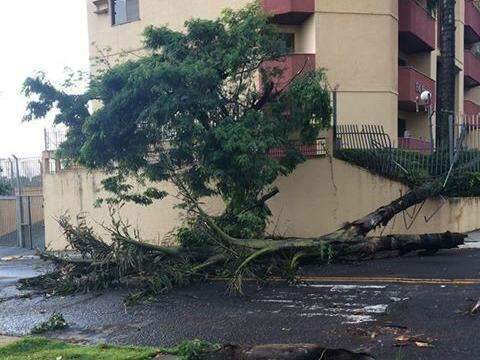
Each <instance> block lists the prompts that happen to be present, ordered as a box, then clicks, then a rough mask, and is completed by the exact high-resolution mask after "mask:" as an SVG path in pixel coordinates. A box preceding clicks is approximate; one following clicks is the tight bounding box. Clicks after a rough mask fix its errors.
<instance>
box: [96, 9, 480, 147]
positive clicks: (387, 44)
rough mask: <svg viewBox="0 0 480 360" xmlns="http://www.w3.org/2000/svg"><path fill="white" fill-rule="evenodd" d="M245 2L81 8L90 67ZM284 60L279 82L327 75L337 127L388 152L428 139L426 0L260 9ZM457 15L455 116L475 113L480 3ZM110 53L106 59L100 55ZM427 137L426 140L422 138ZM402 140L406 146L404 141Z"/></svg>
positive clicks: (433, 31) (431, 40) (430, 51)
mask: <svg viewBox="0 0 480 360" xmlns="http://www.w3.org/2000/svg"><path fill="white" fill-rule="evenodd" d="M249 1H250V0H177V1H171V0H94V1H92V0H87V3H88V22H89V36H90V43H91V47H90V56H91V59H92V61H93V59H95V58H97V57H99V56H107V57H111V58H112V59H113V58H115V57H117V56H119V55H120V54H124V53H130V52H141V51H142V38H141V33H142V31H143V29H144V28H145V27H146V26H148V25H167V26H169V27H171V28H173V29H176V30H181V29H182V27H183V24H184V22H185V20H187V19H190V18H192V17H198V18H215V17H217V16H218V15H219V14H220V12H221V10H222V9H223V8H226V7H230V8H240V7H243V6H245V5H246V4H247V3H249ZM262 2H263V6H264V8H265V10H266V11H267V12H269V13H271V14H272V15H274V21H275V22H276V23H277V24H278V25H279V29H280V31H281V32H284V33H286V34H288V35H289V36H288V39H289V41H290V42H291V44H289V45H290V46H291V47H292V54H290V55H289V56H288V57H287V60H286V61H285V65H284V66H285V68H286V71H285V73H286V74H287V75H288V74H289V73H295V69H296V68H298V67H299V66H304V65H305V64H307V68H308V67H310V68H313V67H316V68H325V69H326V71H327V77H328V80H329V82H330V84H331V85H332V87H335V88H336V89H337V94H338V109H337V111H338V122H339V123H340V124H342V123H346V124H355V123H359V124H375V125H383V127H384V129H385V130H386V132H387V133H388V134H389V135H390V137H391V138H392V140H393V143H394V144H395V143H396V144H399V145H400V146H407V147H408V146H410V145H412V144H413V146H415V144H417V145H418V144H420V146H421V143H422V142H428V141H429V140H430V138H431V137H432V136H433V137H434V125H435V115H434V114H433V116H431V120H430V117H429V113H428V112H427V111H425V110H426V109H425V108H424V107H423V106H419V105H421V104H419V96H420V94H421V93H422V92H423V91H425V90H427V91H429V92H430V93H431V94H432V95H433V98H432V107H433V106H434V104H435V94H436V92H437V91H436V79H437V61H438V57H439V54H440V51H439V50H438V44H439V26H438V19H437V15H436V14H435V12H434V11H429V10H428V0H360V1H359V0H262ZM456 6H457V9H456V28H457V30H456V31H457V36H456V66H457V71H458V73H457V80H456V112H457V113H458V114H467V115H476V114H478V113H480V57H479V56H477V55H476V54H479V53H480V52H477V51H475V44H476V43H478V42H480V1H478V0H458V1H457V5H456ZM107 48H108V49H109V51H108V52H105V51H104V49H107ZM431 129H432V132H431V131H430V130H431ZM406 138H408V139H406Z"/></svg>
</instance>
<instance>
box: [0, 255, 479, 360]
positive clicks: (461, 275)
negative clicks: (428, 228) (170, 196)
mask: <svg viewBox="0 0 480 360" xmlns="http://www.w3.org/2000/svg"><path fill="white" fill-rule="evenodd" d="M5 253H6V251H5ZM1 254H2V250H1V248H0V258H2V257H3V258H4V257H5V256H2V255H1ZM25 255H27V258H23V259H22V258H20V259H18V258H13V260H12V259H10V261H1V260H0V298H2V297H3V298H5V300H4V301H3V302H0V334H4V335H22V334H26V333H28V332H29V331H30V329H31V328H32V327H33V326H34V325H35V324H37V323H39V322H41V321H44V320H46V319H47V318H48V317H49V316H50V315H51V314H52V313H53V312H54V311H56V312H60V313H62V314H63V315H64V317H65V319H66V320H67V322H68V323H70V324H71V327H70V329H69V330H67V331H62V332H59V333H54V334H50V335H51V336H53V337H57V338H62V339H66V340H72V341H76V342H78V341H80V342H82V341H84V342H109V343H116V344H135V345H157V346H158V345H162V346H171V345H175V344H177V343H179V342H180V341H182V340H186V339H194V338H201V339H205V340H210V341H217V342H225V343H228V342H231V343H237V344H245V345H247V344H252V345H253V344H261V343H295V342H315V343H320V344H322V345H324V346H328V347H334V348H338V347H340V348H342V347H343V348H348V349H350V350H359V349H361V350H366V351H370V352H372V353H373V354H374V355H376V356H377V358H378V359H477V358H479V357H480V341H478V339H477V338H476V334H477V332H478V328H479V326H480V316H479V317H475V316H470V315H469V314H468V310H469V309H470V308H471V307H472V306H473V304H474V302H475V301H476V300H477V299H478V298H479V297H480V249H461V250H451V251H444V252H441V253H439V254H437V255H436V256H431V257H415V256H409V257H404V258H399V259H390V260H377V261H371V262H365V263H360V264H338V265H330V266H323V267H307V268H305V269H303V275H304V277H305V278H306V279H308V281H306V282H303V283H301V284H299V285H297V286H289V285H287V284H284V283H281V282H279V283H275V284H272V285H269V286H265V287H262V288H259V287H257V285H255V284H247V285H246V287H245V293H246V296H244V297H240V296H233V295H229V294H228V292H227V290H226V286H225V284H224V283H221V282H211V283H204V284H198V285H195V286H192V287H189V288H188V289H181V290H176V291H173V292H171V293H169V294H166V295H165V296H162V297H160V298H159V299H158V301H157V302H155V303H152V304H146V305H138V306H134V307H131V308H125V306H124V305H123V298H124V297H125V296H126V295H127V293H126V292H125V291H108V292H104V293H99V294H80V295H76V296H67V297H53V298H45V297H43V296H35V295H34V296H32V297H31V298H27V299H19V298H18V297H15V296H12V295H15V294H17V295H18V294H19V292H18V291H17V290H16V289H15V286H14V280H15V279H17V278H19V277H25V276H33V275H35V274H38V273H40V272H42V271H44V270H45V268H44V267H43V265H42V263H40V262H39V260H37V259H35V258H31V257H28V256H29V255H31V254H28V253H27V254H25ZM9 256H11V255H9ZM2 279H3V280H2ZM414 336H416V338H415V339H416V340H417V343H418V344H415V342H414V341H410V342H406V343H405V342H404V343H402V345H406V346H402V347H398V346H394V343H395V338H399V337H403V339H409V338H411V337H414ZM429 344H431V346H433V347H425V346H427V345H429Z"/></svg>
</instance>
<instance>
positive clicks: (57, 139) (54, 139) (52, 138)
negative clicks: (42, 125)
mask: <svg viewBox="0 0 480 360" xmlns="http://www.w3.org/2000/svg"><path fill="white" fill-rule="evenodd" d="M43 138H44V143H45V149H44V150H45V151H54V150H57V149H58V148H59V146H60V145H61V144H62V143H63V142H64V141H65V140H66V138H67V131H66V130H65V129H62V128H51V129H44V131H43Z"/></svg>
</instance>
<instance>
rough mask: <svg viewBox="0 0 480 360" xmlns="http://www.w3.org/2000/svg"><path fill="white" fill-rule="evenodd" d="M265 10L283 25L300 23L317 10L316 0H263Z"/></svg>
mask: <svg viewBox="0 0 480 360" xmlns="http://www.w3.org/2000/svg"><path fill="white" fill-rule="evenodd" d="M263 7H264V9H265V11H266V12H267V13H269V14H272V15H273V17H274V21H275V22H276V23H277V24H282V25H299V24H301V23H303V22H304V21H305V20H306V19H307V18H308V17H309V16H310V15H312V14H313V13H314V12H315V0H263Z"/></svg>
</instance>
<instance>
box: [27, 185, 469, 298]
mask: <svg viewBox="0 0 480 360" xmlns="http://www.w3.org/2000/svg"><path fill="white" fill-rule="evenodd" d="M177 185H178V187H179V189H183V190H185V188H182V185H181V184H180V183H179V184H177ZM435 191H438V187H437V186H435V185H432V184H427V185H425V186H424V187H423V188H418V189H414V190H412V191H410V192H408V193H407V194H405V195H403V196H402V197H400V198H399V199H396V200H394V201H393V202H391V203H390V204H388V205H386V206H383V207H381V208H379V209H377V210H375V211H373V212H372V213H370V214H368V215H367V216H365V217H363V218H361V219H359V220H356V221H354V222H351V223H348V224H345V225H344V226H343V227H341V228H340V229H338V230H337V231H335V232H333V233H330V234H327V235H324V236H319V237H317V238H283V239H273V238H271V239H269V238H259V239H240V238H235V237H232V236H230V235H228V234H227V233H226V232H224V231H223V230H222V229H221V228H220V227H219V226H218V225H217V224H216V222H215V219H214V218H212V217H211V216H209V215H208V214H206V213H205V212H204V211H203V210H202V208H201V206H200V205H199V204H198V203H196V202H190V204H191V208H190V211H191V212H193V213H194V214H196V215H197V216H198V217H197V220H198V221H199V222H200V223H201V225H200V229H199V230H198V231H199V232H200V231H201V232H202V235H204V236H207V237H208V239H209V241H208V243H204V244H201V245H200V246H178V247H163V246H157V245H152V244H149V243H145V242H143V241H142V240H141V239H140V238H139V236H138V234H137V235H131V231H130V227H129V226H128V225H127V224H125V223H124V222H123V221H122V220H121V219H119V218H118V216H117V215H116V214H115V212H112V225H111V226H109V227H108V228H105V229H106V230H108V233H109V234H110V239H107V240H105V239H102V238H100V237H99V236H97V235H96V234H95V233H94V231H93V230H92V228H91V227H89V226H88V225H87V223H86V220H85V219H84V218H79V219H78V224H77V225H72V223H71V221H70V219H69V218H68V217H65V216H64V217H62V218H60V219H59V224H60V226H61V227H62V228H63V230H64V234H65V237H66V239H67V241H68V244H69V247H70V248H71V249H72V250H74V251H75V253H74V255H73V256H67V257H65V256H63V257H59V256H57V255H54V254H49V253H47V254H44V255H42V257H43V258H44V259H45V260H48V261H52V262H53V263H54V264H55V265H56V270H55V271H54V272H52V273H49V274H46V275H41V276H39V277H37V278H33V279H28V280H22V282H21V285H22V286H23V287H26V288H31V287H35V288H37V289H38V288H41V289H43V290H45V291H48V292H53V293H57V294H67V293H72V292H76V291H94V290H100V289H105V288H109V287H122V286H127V287H129V288H132V287H134V288H136V289H137V291H136V292H135V293H133V294H132V296H130V297H129V298H128V299H127V300H128V301H137V300H140V299H146V298H148V297H149V296H156V295H159V294H161V293H163V292H165V291H167V290H170V289H172V288H173V287H180V286H185V285H187V284H189V283H191V282H192V281H199V280H203V279H206V278H209V277H222V278H226V279H229V280H230V281H231V286H232V288H233V289H235V290H237V291H240V292H241V291H242V281H243V280H244V279H245V278H253V279H257V280H268V278H269V277H271V276H283V277H285V278H286V279H293V278H294V276H295V274H296V270H297V269H298V266H299V265H301V264H303V263H316V264H319V263H322V262H324V263H325V262H334V261H345V260H349V261H351V260H355V261H360V260H365V259H371V258H373V257H375V256H376V255H378V254H381V253H385V252H388V253H390V254H391V253H395V254H396V255H397V256H402V255H405V254H407V253H410V252H414V251H425V252H428V253H430V254H431V253H435V252H436V251H438V250H441V249H452V248H456V247H458V246H459V245H461V244H463V243H464V239H465V237H466V236H465V235H464V234H458V233H450V232H446V233H443V234H423V235H387V236H372V237H368V236H367V235H368V233H369V232H370V231H372V230H374V229H376V228H377V227H378V226H381V225H386V224H387V223H388V221H389V220H390V219H392V218H393V217H394V216H395V215H396V214H398V213H400V212H401V211H404V210H406V209H408V208H409V207H411V206H413V205H415V204H418V203H420V202H422V201H424V200H425V199H427V198H428V197H430V196H432V195H434V194H435ZM184 196H185V197H186V198H187V199H186V201H187V202H189V201H193V198H191V197H190V196H189V194H188V193H184Z"/></svg>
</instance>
